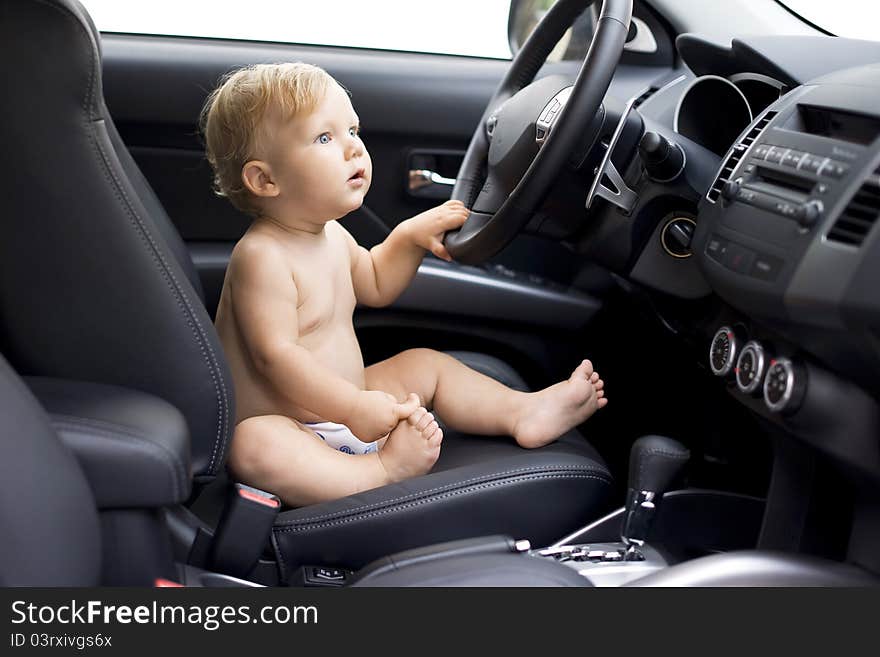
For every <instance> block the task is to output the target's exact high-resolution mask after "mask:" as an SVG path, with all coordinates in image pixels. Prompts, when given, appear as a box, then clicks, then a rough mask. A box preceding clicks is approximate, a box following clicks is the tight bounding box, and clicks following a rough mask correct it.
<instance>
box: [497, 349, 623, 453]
mask: <svg viewBox="0 0 880 657" xmlns="http://www.w3.org/2000/svg"><path fill="white" fill-rule="evenodd" d="M607 403H608V399H606V397H605V382H604V381H602V379H600V378H599V375H598V374H597V373H596V372H594V371H593V364H592V363H591V362H590V361H588V360H585V361H583V362H582V363H581V364H580V365H578V367H577V369H576V370H575V371H574V372H572V373H571V376H570V377H569V378H568V380H567V381H562V382H560V383H557V384H556V385H552V386H550V387H549V388H544V389H543V390H540V391H538V392H534V393H531V394H529V395H528V397H527V398H526V402H525V403H524V404H523V405H522V406H521V407H520V413H519V417H518V418H517V420H516V423H515V425H514V430H513V437H514V438H515V439H516V442H517V443H519V444H520V445H521V446H522V447H529V448H531V447H541V446H542V445H546V444H547V443H549V442H552V441H553V440H555V439H556V438H558V437H559V436H561V435H562V434H563V433H565V432H566V431H568V430H569V429H571V428H572V427H574V426H577V425H578V424H580V423H581V422H583V421H584V420H586V419H587V418H588V417H590V416H591V415H592V414H593V413H595V412H596V411H597V410H598V409H600V408H602V407H604V406H605V405H606V404H607Z"/></svg>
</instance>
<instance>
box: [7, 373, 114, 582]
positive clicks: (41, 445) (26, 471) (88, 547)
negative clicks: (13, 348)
mask: <svg viewBox="0 0 880 657" xmlns="http://www.w3.org/2000/svg"><path fill="white" fill-rule="evenodd" d="M0 415H2V417H3V422H2V423H0V536H3V540H2V541H0V586H3V587H7V586H97V585H98V584H99V583H100V578H101V528H100V524H99V522H98V512H97V510H96V507H95V499H94V497H93V495H92V491H91V489H90V487H89V483H88V481H86V477H85V475H84V474H83V472H82V470H81V469H80V467H79V465H78V464H77V462H76V460H75V459H74V457H73V455H72V454H71V453H70V452H69V451H67V450H66V449H65V448H64V447H63V446H62V444H61V442H60V441H59V440H58V436H57V435H55V432H54V431H53V430H52V427H51V426H50V424H49V418H48V416H47V415H46V412H45V411H44V410H43V409H42V408H41V407H40V405H39V403H38V402H37V400H36V399H34V396H33V395H32V394H31V392H30V391H29V390H28V389H27V388H26V387H25V385H24V383H23V382H22V380H21V379H19V378H18V376H16V375H15V373H14V372H13V371H12V369H11V368H10V367H9V365H8V364H7V363H6V361H5V360H4V359H3V358H2V357H0ZM47 472H51V473H52V476H51V477H48V478H46V477H45V476H44V474H45V473H47ZM48 519H51V521H50V522H47V520H48Z"/></svg>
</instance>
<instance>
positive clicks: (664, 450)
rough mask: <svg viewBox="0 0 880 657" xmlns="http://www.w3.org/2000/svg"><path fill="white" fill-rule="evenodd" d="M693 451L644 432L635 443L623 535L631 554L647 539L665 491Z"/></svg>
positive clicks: (629, 555) (669, 440) (630, 458)
mask: <svg viewBox="0 0 880 657" xmlns="http://www.w3.org/2000/svg"><path fill="white" fill-rule="evenodd" d="M690 456H691V454H690V452H689V451H688V450H687V449H686V448H685V447H684V445H682V444H681V443H679V442H678V441H676V440H672V439H671V438H666V437H664V436H642V437H641V438H639V439H638V440H637V441H636V442H635V443H633V446H632V451H630V456H629V490H628V491H627V495H626V511H625V513H624V518H623V529H622V531H621V536H620V537H621V539H623V542H624V544H625V545H626V546H627V557H628V558H635V552H636V548H637V547H638V546H640V545H643V544H644V543H645V539H646V538H647V536H648V532H649V531H650V529H651V524H652V523H653V521H654V517H655V516H656V514H657V506H658V505H659V503H660V500H661V499H662V498H663V493H665V492H666V490H667V489H668V488H669V486H670V485H671V484H672V482H673V481H674V480H675V478H676V476H678V474H679V473H680V472H681V471H682V468H684V465H685V464H686V463H687V462H688V459H689V458H690Z"/></svg>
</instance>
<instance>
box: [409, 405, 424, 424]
mask: <svg viewBox="0 0 880 657" xmlns="http://www.w3.org/2000/svg"><path fill="white" fill-rule="evenodd" d="M426 415H428V410H427V409H426V408H424V407H423V406H419V407H418V408H417V409H416V410H414V411H413V412H412V413H410V415H409V417H408V418H406V421H407V422H409V423H410V425H412V426H414V427H416V426H418V424H419V422H421V420H422V419H424V417H425V416H426Z"/></svg>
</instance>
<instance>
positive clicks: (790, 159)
mask: <svg viewBox="0 0 880 657" xmlns="http://www.w3.org/2000/svg"><path fill="white" fill-rule="evenodd" d="M804 155H805V154H804V153H802V152H801V151H788V152H787V153H786V154H785V155H783V156H782V164H783V165H785V166H787V167H792V168H793V169H796V168H797V165H798V163H799V162H800V161H801V158H802V157H803V156H804Z"/></svg>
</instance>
